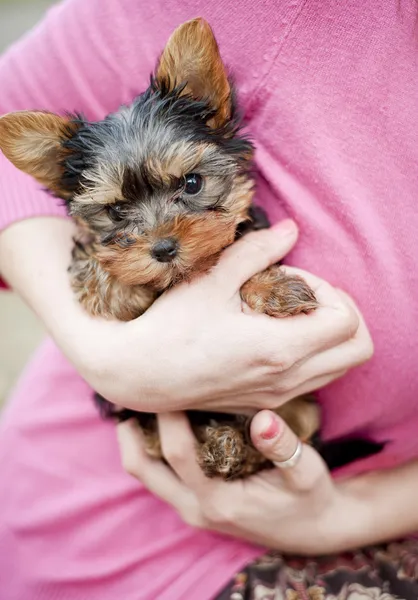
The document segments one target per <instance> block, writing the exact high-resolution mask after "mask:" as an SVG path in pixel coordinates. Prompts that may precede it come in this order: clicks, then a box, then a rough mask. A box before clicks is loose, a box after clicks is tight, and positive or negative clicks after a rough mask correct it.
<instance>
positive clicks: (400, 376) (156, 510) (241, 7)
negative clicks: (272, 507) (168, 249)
mask: <svg viewBox="0 0 418 600" xmlns="http://www.w3.org/2000/svg"><path fill="white" fill-rule="evenodd" d="M417 10H418V8H417V7H416V3H415V2H414V0H402V2H399V1H398V0H388V1H387V2H364V0H346V1H345V2H326V1H325V2H324V0H282V1H281V2H279V3H277V2H274V1H273V0H263V1H255V0H252V1H249V0H235V2H234V3H233V4H231V2H229V1H228V0H205V1H203V0H171V2H163V1H162V0H153V1H152V2H145V1H142V2H140V1H139V0H68V1H67V2H65V3H64V4H62V5H59V6H58V7H56V8H54V9H53V10H51V11H50V13H49V14H48V16H47V18H46V19H45V20H44V22H43V23H42V24H41V25H40V26H39V27H38V28H37V29H35V30H34V31H33V32H32V33H30V34H29V35H28V36H26V38H25V39H24V40H22V41H21V42H20V43H18V44H17V45H15V46H14V47H12V48H11V49H10V50H9V52H8V53H7V54H6V55H5V56H4V57H3V58H2V59H1V61H0V81H1V93H0V113H4V112H7V111H11V110H16V109H31V108H38V109H50V110H56V111H63V110H69V111H71V110H77V111H82V112H84V113H86V114H87V116H88V117H90V118H100V117H102V116H104V115H105V114H106V113H107V112H109V111H110V110H112V109H116V108H117V107H118V106H119V104H121V103H122V102H129V101H130V100H132V98H133V97H134V95H135V94H136V93H137V92H140V91H141V90H143V89H144V88H145V87H146V86H147V83H148V77H149V74H150V71H151V70H152V68H153V65H154V63H155V60H156V58H157V56H158V54H159V52H160V51H161V49H162V48H163V45H164V43H165V41H166V40H167V38H168V36H169V34H170V32H171V31H172V30H173V28H174V27H175V26H176V25H178V24H179V23H181V22H182V21H185V20H187V19H189V18H192V17H194V16H197V15H201V16H204V17H205V18H207V19H208V20H209V21H210V23H211V24H212V25H213V27H214V30H215V32H216V35H217V38H218V40H219V43H220V46H221V51H222V54H223V56H224V58H225V60H226V61H227V62H228V64H229V65H230V66H231V67H232V69H233V71H234V74H235V78H236V81H237V84H238V87H239V93H240V98H241V102H242V106H243V108H244V110H245V114H246V117H247V119H248V121H249V128H250V132H251V134H252V136H253V138H254V140H255V141H256V144H257V157H256V160H257V167H258V170H259V191H258V200H259V202H260V203H262V204H263V205H264V206H265V207H266V208H267V209H268V210H269V212H270V215H271V217H272V219H273V220H277V219H279V218H281V217H282V216H284V215H291V216H293V217H294V218H295V219H296V220H297V221H298V223H299V226H300V228H301V232H302V233H301V239H300V242H299V244H298V246H297V249H296V250H295V251H294V252H293V253H292V255H291V256H289V263H291V264H295V265H298V266H301V267H303V268H306V269H308V270H310V271H313V272H314V273H317V274H318V275H320V276H322V277H324V278H325V279H327V280H329V281H330V282H331V283H333V284H334V285H337V286H340V287H342V288H345V289H347V290H348V291H349V292H350V293H351V294H352V295H353V296H354V298H355V299H356V301H357V302H358V304H359V306H360V308H361V310H362V312H363V314H364V316H365V318H366V321H367V323H368V324H369V326H370V329H371V332H372V335H373V338H374V341H375V346H376V352H375V357H374V358H373V360H372V361H371V362H370V363H368V364H367V365H366V366H364V367H361V368H358V369H356V370H355V371H353V372H351V373H350V374H349V375H348V376H346V377H345V378H344V379H342V380H341V381H339V382H338V383H336V384H334V385H332V386H330V387H329V388H328V389H326V390H323V391H322V392H321V393H320V400H321V402H322V404H323V407H324V433H325V435H326V436H334V435H343V434H350V433H352V432H358V433H361V434H365V435H369V436H371V437H372V438H373V439H375V440H388V441H389V442H390V443H389V444H388V445H387V447H386V449H385V451H384V452H382V454H381V455H379V456H378V457H375V458H370V459H368V460H365V461H361V462H359V463H357V464H355V465H353V466H352V467H350V469H348V472H350V473H352V474H356V473H360V472H362V471H365V470H369V469H377V468H385V467H389V466H393V465H397V464H400V463H402V462H404V461H407V460H409V459H411V458H414V457H418V437H417V433H416V432H417V429H418V394H417V392H418V369H417V368H416V364H417V362H418V350H417V348H416V342H415V335H416V331H417V329H418V303H417V305H416V300H417V295H418V274H417V269H416V266H415V263H416V257H417V256H418V236H417V233H416V232H417V231H418V211H417V208H416V204H417V190H418V160H417V147H418V119H417V106H418V76H417V61H418V47H417V38H416V35H417V31H416V16H417V14H416V11H417ZM63 214H64V212H63V209H62V208H60V207H58V206H57V204H56V202H55V200H54V199H52V198H51V197H49V196H48V195H46V194H44V193H43V192H42V191H41V190H39V189H38V186H37V185H36V184H35V183H34V182H33V181H32V180H31V179H30V178H28V177H26V176H24V175H22V174H20V173H18V172H17V171H16V170H15V169H14V168H13V167H12V166H11V165H10V164H8V163H7V162H6V160H5V159H4V158H1V159H0V227H2V228H5V227H7V226H8V225H10V224H11V223H13V222H15V221H16V220H18V219H25V218H30V217H35V216H39V215H63ZM90 396H91V392H90V390H89V389H88V387H87V386H86V384H85V383H83V381H82V380H81V379H80V377H79V376H78V375H77V374H76V373H75V372H74V370H73V368H72V367H71V366H70V365H69V364H68V362H67V361H66V360H65V359H64V357H63V356H62V355H61V354H60V352H59V351H58V350H57V349H56V347H55V346H54V345H53V343H52V342H51V341H47V342H46V343H45V344H44V346H43V347H42V348H41V350H40V351H39V352H38V353H37V355H36V356H35V358H34V359H33V361H32V363H31V364H30V365H29V367H28V369H27V370H26V373H25V375H24V377H23V378H22V380H21V382H20V384H19V385H18V387H17V389H16V390H15V392H14V394H13V397H12V399H11V401H10V403H9V405H8V408H7V410H6V411H5V412H4V414H3V419H2V423H1V435H0V472H1V481H2V483H1V485H0V515H1V518H0V556H1V559H0V590H1V591H0V596H1V598H2V600H3V599H4V600H87V599H88V600H156V599H158V600H186V599H187V600H188V599H191V598H199V600H201V599H203V600H205V599H207V600H209V599H210V598H212V597H213V596H214V595H215V594H216V592H217V591H218V590H219V589H221V588H222V587H223V586H224V585H225V584H226V582H227V581H228V580H229V578H230V577H231V576H232V574H233V573H234V571H236V570H237V569H239V568H240V567H241V566H242V565H244V564H245V563H246V562H247V561H249V560H251V559H252V558H253V557H254V556H256V555H257V553H258V552H259V550H258V549H257V548H253V547H250V546H249V545H247V544H244V543H241V542H239V541H233V540H230V539H224V538H222V537H219V536H215V535H212V534H209V533H204V532H201V531H194V530H193V529H191V528H189V527H187V526H186V525H184V524H183V523H182V522H181V521H180V519H179V518H178V517H177V516H176V514H175V513H174V512H173V511H172V510H171V509H170V508H169V507H168V506H166V505H164V504H163V503H161V502H160V501H159V500H157V499H155V498H154V497H153V496H151V495H150V494H149V493H148V492H146V491H145V489H143V488H142V487H141V486H140V485H139V484H138V483H137V482H135V481H133V480H132V479H131V478H130V477H128V476H127V475H125V474H124V473H123V471H122V468H121V466H120V461H119V456H118V450H117V445H116V441H115V435H114V428H113V425H111V424H109V423H103V422H102V421H101V420H100V419H99V417H98V416H97V414H96V412H95V408H94V407H93V405H92V402H91V397H90ZM272 526H274V524H272Z"/></svg>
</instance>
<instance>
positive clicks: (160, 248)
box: [151, 238, 178, 263]
mask: <svg viewBox="0 0 418 600" xmlns="http://www.w3.org/2000/svg"><path fill="white" fill-rule="evenodd" d="M177 249H178V244H177V242H176V240H175V239H173V238H166V239H164V240H159V241H158V242H156V243H155V244H154V246H153V247H152V248H151V255H152V257H153V258H155V260H158V262H162V263H168V262H171V261H172V260H174V259H175V258H176V256H177Z"/></svg>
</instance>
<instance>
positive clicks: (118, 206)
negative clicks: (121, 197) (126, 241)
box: [106, 202, 124, 223]
mask: <svg viewBox="0 0 418 600" xmlns="http://www.w3.org/2000/svg"><path fill="white" fill-rule="evenodd" d="M123 205H124V203H123V202H115V203H114V204H108V205H107V206H106V210H107V214H108V215H109V217H110V218H111V219H112V221H115V222H116V223H117V222H118V221H123V218H124V214H123V209H124V206H123Z"/></svg>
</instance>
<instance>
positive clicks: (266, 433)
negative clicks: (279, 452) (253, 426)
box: [259, 413, 280, 440]
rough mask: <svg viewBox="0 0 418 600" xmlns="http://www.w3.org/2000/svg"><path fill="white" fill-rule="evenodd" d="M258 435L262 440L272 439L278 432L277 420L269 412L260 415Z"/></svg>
mask: <svg viewBox="0 0 418 600" xmlns="http://www.w3.org/2000/svg"><path fill="white" fill-rule="evenodd" d="M259 419H260V421H261V422H260V436H261V437H262V438H263V440H272V439H273V438H275V437H277V435H278V434H279V430H280V427H279V421H278V419H276V417H275V416H274V415H273V414H271V413H264V414H262V415H260V417H259Z"/></svg>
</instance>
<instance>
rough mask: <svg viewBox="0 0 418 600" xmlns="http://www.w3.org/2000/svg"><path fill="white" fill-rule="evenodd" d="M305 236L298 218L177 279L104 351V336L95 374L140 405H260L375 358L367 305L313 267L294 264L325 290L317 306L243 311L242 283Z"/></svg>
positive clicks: (98, 384)
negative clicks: (272, 313)
mask: <svg viewBox="0 0 418 600" xmlns="http://www.w3.org/2000/svg"><path fill="white" fill-rule="evenodd" d="M296 238H297V229H296V226H295V224H294V223H293V222H292V221H285V222H283V223H281V224H279V225H278V226H276V227H274V228H272V229H271V230H268V231H261V232H257V233H254V234H251V235H248V236H247V237H245V238H244V239H242V240H240V241H239V242H237V243H236V244H234V245H233V246H232V247H230V248H228V249H227V250H226V251H225V252H224V254H223V256H222V257H221V260H220V261H219V264H218V265H217V267H215V268H214V269H213V270H212V271H211V272H210V273H209V274H207V275H204V276H202V277H200V278H198V279H196V280H194V281H193V282H192V283H190V284H187V283H183V284H181V285H178V286H176V287H175V288H174V289H172V290H170V291H169V292H166V293H165V294H164V295H163V296H162V297H161V298H160V299H159V300H157V301H156V302H155V303H154V304H153V305H152V307H151V308H150V309H149V310H148V311H147V312H146V313H145V314H144V315H143V316H142V317H140V318H139V319H137V320H136V321H135V322H131V323H128V324H123V325H121V326H120V327H119V328H118V330H116V328H115V331H114V334H113V336H112V339H111V340H110V339H109V338H108V339H103V342H102V343H101V349H100V351H99V352H98V351H97V345H98V344H97V341H96V340H94V348H93V349H92V351H91V352H90V353H89V354H90V356H91V357H92V358H93V359H94V362H93V365H92V370H91V373H90V374H89V375H88V376H87V379H88V381H89V382H90V383H92V384H93V386H94V387H95V389H97V390H98V391H99V392H101V393H102V394H103V395H104V396H105V397H106V398H108V399H110V400H113V401H114V402H116V403H120V404H121V405H123V406H126V407H129V408H133V409H137V410H140V409H144V408H145V409H147V410H150V411H156V412H160V411H167V410H179V409H187V408H196V409H208V410H225V411H236V410H240V411H243V410H244V411H253V410H254V409H260V408H271V407H276V406H278V405H280V404H281V403H283V402H285V401H287V400H288V399H290V398H293V397H295V396H297V395H299V394H303V393H306V392H310V391H312V390H314V389H318V388H320V387H322V386H324V385H326V384H328V383H330V382H331V381H333V380H334V379H336V378H337V377H340V376H341V375H342V374H343V373H344V372H345V371H347V370H348V369H350V368H351V367H353V366H355V365H358V364H360V363H362V362H364V361H365V360H367V359H368V358H370V356H371V354H372V349H373V348H372V342H371V339H370V336H369V334H368V331H367V328H366V327H365V325H364V322H363V320H362V318H361V315H360V314H359V312H358V310H357V309H356V308H355V307H354V306H353V304H352V302H351V301H350V300H349V299H348V298H347V297H346V296H344V295H343V294H342V293H340V292H339V291H338V290H336V289H334V288H333V287H332V286H330V285H329V284H327V283H326V282H324V281H323V280H321V279H319V278H317V277H315V276H313V275H311V274H309V273H305V272H302V271H300V270H297V269H291V268H288V271H289V272H296V273H300V274H301V275H302V276H303V277H304V278H305V279H306V281H307V282H308V283H309V285H310V286H311V287H312V288H313V289H314V290H315V292H316V295H317V298H318V301H319V303H320V308H318V309H317V310H316V311H315V313H313V314H310V315H300V316H296V317H292V318H287V319H273V318H271V317H268V316H265V315H260V314H255V313H251V314H249V312H248V310H243V306H242V302H241V298H240V292H239V290H240V288H241V286H242V285H243V284H244V283H245V282H246V281H247V280H248V279H249V278H250V277H251V276H252V275H254V274H255V273H257V272H259V271H262V270H263V269H265V268H267V267H268V266H269V265H271V264H273V263H275V262H277V261H278V260H280V259H281V258H283V257H284V256H285V255H286V254H287V253H288V252H289V250H290V249H291V248H292V246H293V245H294V243H295V241H296ZM100 327H103V330H104V329H105V328H104V325H102V324H101V325H100ZM102 338H103V335H102Z"/></svg>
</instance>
